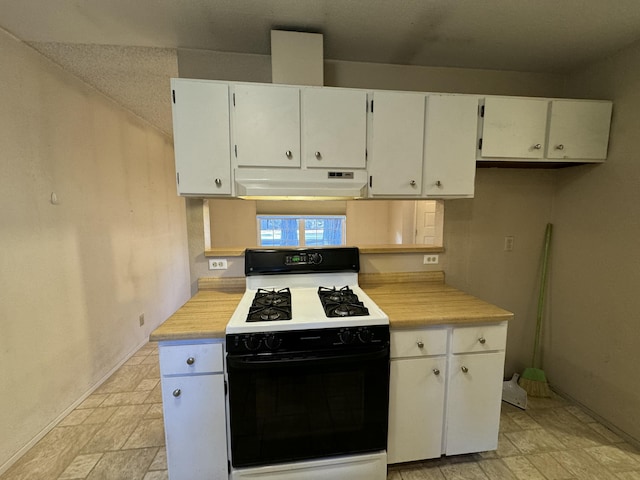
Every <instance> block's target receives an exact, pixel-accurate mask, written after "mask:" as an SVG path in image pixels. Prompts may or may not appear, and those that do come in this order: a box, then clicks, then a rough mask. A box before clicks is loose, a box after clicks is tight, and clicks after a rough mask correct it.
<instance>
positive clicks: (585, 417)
mask: <svg viewBox="0 0 640 480" xmlns="http://www.w3.org/2000/svg"><path fill="white" fill-rule="evenodd" d="M564 409H565V410H566V411H567V412H569V413H571V414H572V415H573V416H575V417H576V418H577V419H578V420H580V421H581V422H584V423H593V422H595V420H594V419H593V417H591V416H590V415H589V414H588V413H586V412H585V411H584V410H583V409H582V408H580V407H578V406H577V405H569V406H566V407H564Z"/></svg>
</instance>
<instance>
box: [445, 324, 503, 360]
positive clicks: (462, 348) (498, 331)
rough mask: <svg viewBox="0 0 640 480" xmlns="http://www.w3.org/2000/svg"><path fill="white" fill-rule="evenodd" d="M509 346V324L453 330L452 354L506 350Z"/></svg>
mask: <svg viewBox="0 0 640 480" xmlns="http://www.w3.org/2000/svg"><path fill="white" fill-rule="evenodd" d="M506 344H507V324H506V323H503V324H499V325H495V324H494V325H478V326H473V327H457V328H454V329H453V340H452V344H451V353H466V352H488V351H492V350H504V349H505V346H506Z"/></svg>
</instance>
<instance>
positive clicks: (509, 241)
mask: <svg viewBox="0 0 640 480" xmlns="http://www.w3.org/2000/svg"><path fill="white" fill-rule="evenodd" d="M504 251H505V252H512V251H513V235H507V236H506V237H504Z"/></svg>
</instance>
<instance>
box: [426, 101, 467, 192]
mask: <svg viewBox="0 0 640 480" xmlns="http://www.w3.org/2000/svg"><path fill="white" fill-rule="evenodd" d="M477 132H478V99H477V98H476V97H473V96H470V95H429V96H428V97H427V119H426V125H425V143H424V172H423V181H422V185H423V192H424V193H425V195H426V196H427V197H431V198H438V197H454V196H455V197H472V196H473V192H474V181H475V175H476V161H475V152H476V138H477Z"/></svg>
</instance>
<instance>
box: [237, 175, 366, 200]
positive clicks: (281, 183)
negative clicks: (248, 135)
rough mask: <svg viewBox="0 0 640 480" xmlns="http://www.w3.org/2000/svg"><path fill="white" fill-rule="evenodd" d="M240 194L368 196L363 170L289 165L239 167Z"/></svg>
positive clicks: (267, 195)
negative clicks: (294, 167)
mask: <svg viewBox="0 0 640 480" xmlns="http://www.w3.org/2000/svg"><path fill="white" fill-rule="evenodd" d="M235 186H236V196H237V197H245V198H247V197H249V198H264V197H268V198H271V199H273V197H296V198H304V197H314V198H316V199H317V198H318V197H324V198H334V199H349V198H364V197H366V196H367V172H366V171H364V170H350V171H344V170H324V169H322V170H310V169H308V170H302V169H288V168H237V169H236V170H235Z"/></svg>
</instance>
